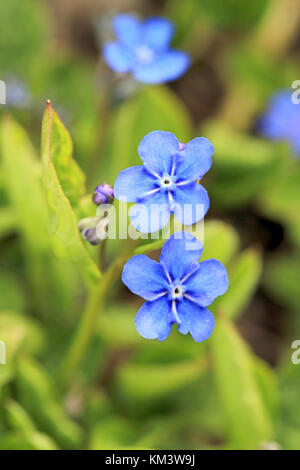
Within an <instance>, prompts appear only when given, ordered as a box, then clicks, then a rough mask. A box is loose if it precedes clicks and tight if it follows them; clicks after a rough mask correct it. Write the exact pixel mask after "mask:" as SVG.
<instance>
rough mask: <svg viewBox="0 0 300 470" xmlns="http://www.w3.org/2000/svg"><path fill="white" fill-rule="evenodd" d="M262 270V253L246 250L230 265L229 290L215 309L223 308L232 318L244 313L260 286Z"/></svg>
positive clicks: (219, 300)
mask: <svg viewBox="0 0 300 470" xmlns="http://www.w3.org/2000/svg"><path fill="white" fill-rule="evenodd" d="M261 272H262V259H261V256H260V254H259V253H258V252H257V251H255V250H253V249H249V250H245V251H244V252H243V253H242V254H241V255H239V256H238V258H237V259H236V260H235V261H234V263H232V264H231V265H230V267H229V269H228V276H229V287H228V290H227V292H226V293H225V294H224V295H223V296H222V297H219V298H218V299H217V301H216V303H215V304H214V309H216V308H217V309H218V310H222V312H224V314H225V315H226V316H227V317H229V318H231V319H235V318H236V317H237V316H238V315H240V314H242V313H243V311H244V310H245V308H246V307H247V305H248V303H249V302H250V300H251V298H252V296H253V294H254V292H255V289H256V288H257V286H258V283H259V280H260V276H261Z"/></svg>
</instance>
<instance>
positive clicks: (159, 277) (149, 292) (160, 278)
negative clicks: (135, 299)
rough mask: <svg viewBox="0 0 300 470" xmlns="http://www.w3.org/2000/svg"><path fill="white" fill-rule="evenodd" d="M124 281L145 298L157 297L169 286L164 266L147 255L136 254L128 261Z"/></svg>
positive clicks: (124, 271) (153, 298)
mask: <svg viewBox="0 0 300 470" xmlns="http://www.w3.org/2000/svg"><path fill="white" fill-rule="evenodd" d="M122 281H123V283H124V284H125V285H126V286H127V287H128V289H130V290H131V291H132V292H133V293H134V294H137V295H139V296H140V297H143V298H144V299H145V300H155V299H157V298H158V297H160V296H161V294H162V293H164V292H166V291H167V287H168V283H167V279H166V276H165V273H164V269H163V267H162V266H161V265H160V264H159V263H158V262H157V261H154V260H153V259H150V258H148V256H146V255H136V256H133V257H132V258H130V260H129V261H127V263H126V264H125V266H124V269H123V273H122Z"/></svg>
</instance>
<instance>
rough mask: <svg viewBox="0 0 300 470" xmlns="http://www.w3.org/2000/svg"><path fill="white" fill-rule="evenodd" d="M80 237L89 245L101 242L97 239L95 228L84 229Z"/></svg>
mask: <svg viewBox="0 0 300 470" xmlns="http://www.w3.org/2000/svg"><path fill="white" fill-rule="evenodd" d="M82 236H83V238H84V239H85V240H87V241H88V242H89V243H90V244H91V245H94V246H96V245H98V244H99V243H100V242H101V240H99V238H98V237H97V229H96V227H91V228H88V229H86V230H85V231H84V232H83V233H82Z"/></svg>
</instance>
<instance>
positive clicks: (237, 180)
mask: <svg viewBox="0 0 300 470" xmlns="http://www.w3.org/2000/svg"><path fill="white" fill-rule="evenodd" d="M202 133H203V134H204V135H205V136H207V137H208V138H209V139H210V140H211V141H212V142H213V145H214V148H215V153H214V156H213V163H214V164H213V170H212V173H211V178H212V181H211V183H210V188H211V190H212V194H213V198H214V199H215V202H216V203H218V204H219V205H221V206H222V207H224V206H225V207H236V206H242V205H244V204H246V203H247V202H249V200H250V201H251V200H253V199H254V198H255V197H256V195H258V196H259V192H260V191H264V186H265V185H266V179H268V178H269V177H270V172H273V171H274V167H276V165H278V160H279V159H280V154H279V155H278V153H276V151H275V147H274V146H273V145H272V144H270V143H268V142H266V141H263V140H262V139H259V138H254V137H249V136H247V135H245V134H242V133H240V132H236V131H233V130H232V129H230V128H228V127H227V126H226V125H225V124H224V123H221V122H218V123H217V122H215V123H210V124H209V125H207V126H205V127H204V129H202Z"/></svg>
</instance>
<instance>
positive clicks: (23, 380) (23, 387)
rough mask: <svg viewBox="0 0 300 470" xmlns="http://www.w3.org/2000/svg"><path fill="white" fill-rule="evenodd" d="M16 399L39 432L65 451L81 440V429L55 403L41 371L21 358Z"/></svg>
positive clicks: (49, 383) (53, 388)
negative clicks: (50, 438) (50, 437)
mask: <svg viewBox="0 0 300 470" xmlns="http://www.w3.org/2000/svg"><path fill="white" fill-rule="evenodd" d="M16 382H17V390H18V396H19V397H20V399H21V402H22V404H23V406H24V408H25V410H26V411H27V412H28V413H29V414H30V416H31V417H32V418H33V419H34V420H35V422H36V423H37V425H38V426H39V429H41V430H43V431H44V432H46V433H49V434H50V435H51V436H53V437H54V438H55V439H56V440H57V442H59V443H60V444H61V445H62V446H64V447H65V448H76V447H78V446H79V444H80V442H81V438H82V431H81V428H80V427H79V426H78V425H77V424H76V423H75V422H73V421H72V420H71V419H70V418H69V417H68V416H67V415H66V413H65V412H64V410H63V409H62V407H61V405H60V404H59V402H58V401H56V396H55V391H54V390H55V387H54V383H53V382H52V380H51V378H50V376H48V374H47V372H46V370H45V369H43V368H42V367H41V366H39V365H38V364H37V363H35V362H34V361H32V360H29V359H22V360H20V361H19V363H18V369H17V378H16Z"/></svg>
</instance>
